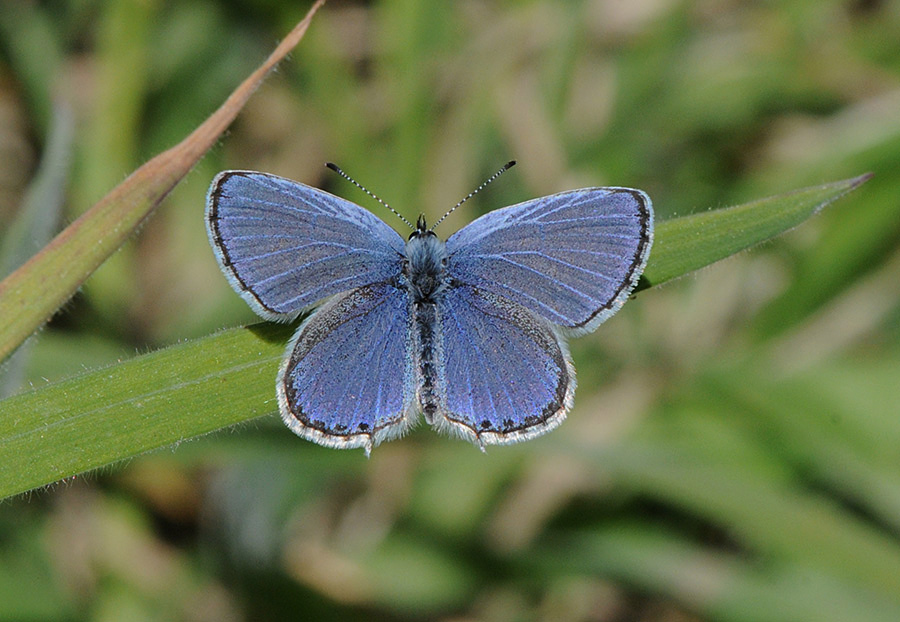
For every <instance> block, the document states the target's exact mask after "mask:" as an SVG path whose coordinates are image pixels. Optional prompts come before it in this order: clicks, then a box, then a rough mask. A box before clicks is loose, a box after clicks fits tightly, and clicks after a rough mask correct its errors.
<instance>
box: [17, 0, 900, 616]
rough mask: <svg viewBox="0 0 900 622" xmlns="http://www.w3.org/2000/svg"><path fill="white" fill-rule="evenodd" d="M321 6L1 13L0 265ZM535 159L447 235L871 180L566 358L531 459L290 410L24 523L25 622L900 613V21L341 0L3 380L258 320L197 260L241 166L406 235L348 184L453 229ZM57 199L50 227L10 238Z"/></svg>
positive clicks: (69, 369)
mask: <svg viewBox="0 0 900 622" xmlns="http://www.w3.org/2000/svg"><path fill="white" fill-rule="evenodd" d="M307 9H308V3H306V2H303V3H285V2H275V1H273V0H234V1H232V2H213V1H211V0H208V1H203V0H191V1H179V2H175V1H173V0H169V1H164V0H121V1H114V0H110V1H106V2H99V1H94V0H75V1H68V2H66V1H63V0H59V1H56V2H26V1H12V0H3V1H0V162H2V166H0V189H2V192H0V251H2V252H0V266H2V267H3V270H4V271H5V272H8V271H9V270H11V269H12V268H13V267H15V265H16V264H17V262H18V261H19V259H17V258H22V257H27V256H28V254H29V253H31V252H34V251H35V250H36V249H37V248H40V246H42V245H43V243H44V242H45V240H46V236H47V235H49V234H50V232H51V231H52V230H54V227H59V226H62V225H64V224H66V223H68V222H70V221H71V220H72V219H73V218H74V217H75V216H77V215H78V214H79V213H81V212H82V211H84V210H85V209H87V208H88V207H89V206H90V205H91V204H93V202H95V201H96V200H98V199H99V198H101V197H102V196H103V195H104V194H105V193H106V192H107V191H108V190H109V189H111V188H112V187H113V186H114V185H115V184H117V183H118V182H120V181H121V180H122V179H123V178H124V177H125V176H126V175H127V174H128V173H129V172H131V171H132V170H133V169H134V168H135V167H136V166H138V165H139V164H141V163H142V162H144V161H145V160H147V159H148V158H150V157H152V156H153V155H154V154H156V153H158V152H159V151H161V150H163V149H165V148H166V147H168V146H171V145H172V144H174V143H176V142H178V141H179V140H180V139H181V138H183V137H184V136H185V135H186V134H187V133H188V132H189V131H190V130H191V129H193V128H194V127H195V126H196V125H197V124H199V123H200V122H201V121H202V120H203V119H204V118H205V117H206V116H207V115H208V114H209V113H211V112H212V111H213V110H214V109H215V108H216V107H217V106H218V105H219V104H220V103H221V101H222V100H223V99H224V98H225V97H226V96H227V95H228V93H229V92H230V91H231V90H232V89H233V88H234V87H235V86H236V85H237V84H238V83H239V82H240V80H241V79H243V77H244V76H246V74H248V73H249V72H250V71H251V70H252V69H253V68H254V67H255V66H256V65H257V64H258V63H259V62H261V61H262V60H263V59H264V58H265V56H266V55H267V54H268V53H269V51H270V50H271V48H272V47H273V46H274V44H275V43H276V42H277V41H278V40H279V39H280V38H281V37H283V36H284V34H285V33H287V32H288V30H289V29H290V28H291V27H292V26H293V24H294V23H295V22H296V21H297V20H299V19H300V18H301V17H302V16H303V14H304V13H305V11H306V10H307ZM513 158H515V159H517V160H518V161H519V165H518V166H517V167H516V168H514V169H513V170H512V171H510V172H508V173H507V174H505V175H504V176H503V177H502V178H501V179H500V180H499V181H497V182H495V183H494V184H492V185H491V186H490V187H489V188H488V189H487V190H486V191H484V192H482V193H481V194H479V195H478V196H477V197H476V198H475V199H473V200H472V201H470V202H469V203H467V204H466V205H465V206H464V207H463V208H461V209H460V210H458V211H457V212H455V213H454V214H453V216H451V218H450V219H448V220H449V222H447V223H446V224H445V225H442V230H441V231H440V233H442V234H443V235H444V236H446V235H449V233H451V232H452V231H454V230H455V229H457V228H459V227H461V226H462V225H463V224H465V223H466V222H469V221H471V220H472V219H474V218H475V217H476V216H477V215H479V214H481V213H484V212H486V211H488V210H490V209H493V208H495V207H498V206H501V205H505V204H509V203H514V202H518V201H521V200H525V199H528V198H531V197H534V196H539V195H543V194H549V193H552V192H555V191H559V190H564V189H570V188H575V187H580V186H588V185H626V186H634V187H639V188H643V189H645V190H646V191H647V192H648V193H649V194H650V195H651V197H652V198H653V200H654V204H655V206H656V210H657V217H658V219H660V220H663V219H665V218H667V217H671V216H673V215H682V214H686V213H690V212H692V211H697V210H705V209H709V208H715V207H722V206H726V205H732V204H737V203H742V202H745V201H749V200H752V199H755V198H760V197H763V196H768V195H773V194H778V193H781V192H785V191H788V190H791V189H794V188H799V187H802V186H807V185H812V184H816V183H821V182H825V181H832V180H837V179H844V178H847V177H852V176H855V175H858V174H860V173H863V172H865V171H873V172H874V173H875V177H874V178H873V179H872V180H871V181H870V182H868V183H867V184H866V185H865V186H863V187H862V188H861V189H859V190H857V191H856V192H854V193H853V194H851V195H850V196H849V197H847V198H845V199H843V200H842V201H841V202H839V203H837V204H835V205H833V206H831V207H829V208H828V209H827V210H826V211H825V212H824V213H823V214H822V215H820V216H818V217H817V218H815V219H813V220H812V221H811V222H809V223H807V224H805V225H803V226H802V227H801V228H799V229H798V230H797V231H794V232H792V233H791V234H789V235H787V236H784V237H783V238H781V239H779V240H778V242H776V243H773V244H768V245H766V246H764V247H763V248H759V249H756V250H754V251H752V252H748V253H743V254H741V255H739V256H737V257H733V258H731V259H729V260H728V261H725V262H722V263H720V264H717V265H716V266H713V267H711V268H708V269H706V270H703V271H701V272H700V273H698V274H696V275H692V276H691V277H688V278H685V279H681V280H680V281H678V282H676V283H674V284H670V285H667V286H664V287H662V288H655V289H651V290H647V291H644V292H642V293H641V294H640V295H639V296H637V298H636V299H635V300H633V301H631V302H630V303H629V304H628V305H626V306H625V308H624V309H623V310H622V311H621V312H620V313H619V314H618V315H617V316H616V317H614V318H613V319H611V320H610V321H609V322H607V323H606V324H605V325H604V326H603V327H601V329H600V330H598V331H597V332H596V333H594V334H592V335H589V336H586V337H583V338H580V339H577V340H574V341H573V342H572V343H571V349H572V353H573V357H574V360H575V364H576V366H577V369H578V372H579V376H578V378H579V387H578V395H577V400H576V402H577V403H576V407H575V409H574V410H573V412H572V413H571V415H570V418H569V420H568V421H567V422H566V423H565V424H564V425H563V426H562V427H561V428H559V429H558V430H556V431H554V432H553V433H552V434H550V435H547V436H545V437H542V438H540V439H537V440H534V441H532V442H529V443H526V444H523V445H521V446H513V447H497V448H492V449H490V450H489V451H488V452H487V454H486V455H482V454H481V453H480V452H479V451H478V450H477V449H476V448H474V447H472V446H470V445H468V444H466V443H462V442H460V441H456V440H451V439H447V438H442V437H438V436H436V435H435V434H433V433H432V432H431V430H429V429H427V427H422V428H421V429H419V430H417V431H415V432H414V433H413V434H412V435H410V436H409V437H408V438H405V439H402V440H399V441H394V442H391V443H388V444H386V445H382V446H380V447H378V448H377V449H376V450H375V451H374V452H373V455H372V458H371V459H370V460H368V461H367V460H366V459H365V458H364V457H363V452H362V451H350V452H340V451H335V450H328V449H323V448H320V447H318V446H316V445H313V444H311V443H308V442H305V441H302V440H300V439H298V438H296V437H295V436H293V435H292V434H291V433H290V432H289V431H288V430H287V429H286V428H284V427H283V426H282V424H281V423H280V422H279V421H278V418H277V416H275V415H274V414H273V415H272V416H270V417H265V418H263V419H258V420H256V421H254V422H253V424H252V425H245V426H242V427H240V428H237V429H234V430H231V431H229V432H227V433H219V434H215V435H211V436H208V437H204V438H202V439H199V440H194V441H191V442H185V443H181V444H179V445H178V446H177V447H175V448H173V449H172V450H171V451H162V452H156V453H153V454H150V455H146V456H142V457H139V458H135V459H133V460H130V461H129V462H128V463H127V464H122V465H117V466H115V467H113V468H110V469H108V470H104V471H102V472H99V473H92V474H88V475H87V476H85V477H78V478H75V479H74V480H71V481H66V482H61V483H59V484H57V485H54V486H51V487H50V488H48V489H45V490H41V491H36V492H33V493H31V494H29V495H25V496H22V497H19V498H15V499H12V500H8V501H7V502H5V503H4V504H2V505H0V619H2V620H197V621H205V620H218V621H223V620H224V621H228V620H272V619H291V618H301V619H317V620H332V619H333V620H371V619H376V620H416V619H439V620H448V621H449V620H453V621H462V620H497V621H506V620H509V621H513V620H563V621H565V620H594V621H604V622H605V621H626V620H627V621H632V620H635V621H679V622H681V621H690V620H739V621H743V620H747V621H750V620H776V621H777V620H816V621H826V620H835V621H846V620H861V621H863V620H864V621H872V620H898V619H900V407H898V405H900V300H898V299H900V286H898V283H900V253H898V244H897V241H898V235H900V175H898V170H900V3H898V2H895V1H879V0H856V1H853V2H849V1H841V2H838V1H834V0H824V1H821V0H816V1H812V0H794V1H791V2H780V3H761V2H740V1H735V0H731V1H729V0H708V1H704V2H676V1H673V0H630V1H627V2H626V1H624V0H610V1H567V2H549V1H518V2H517V1H505V2H485V1H478V0H468V1H462V2H416V1H413V0H383V1H379V2H349V1H339V0H332V1H331V2H330V3H329V4H328V5H326V7H325V9H324V10H323V11H322V12H320V13H319V14H318V16H317V17H316V19H315V20H314V22H313V25H312V27H311V29H310V31H309V33H308V35H307V37H306V38H305V39H304V40H303V41H302V42H301V44H300V46H299V47H298V48H297V50H296V51H295V52H294V54H293V55H292V56H291V57H290V59H289V60H288V61H287V62H285V63H283V64H282V65H281V66H280V68H279V70H278V72H276V73H275V74H273V75H272V76H271V77H270V78H269V80H268V81H267V83H266V84H265V85H264V86H263V87H262V88H261V89H260V90H259V91H258V92H257V94H256V95H255V96H254V98H253V99H252V100H251V101H250V104H249V105H248V106H247V108H246V109H245V111H244V112H243V113H242V114H241V116H240V117H239V119H238V121H237V123H236V124H235V125H234V126H233V127H232V130H231V132H230V133H229V134H228V135H226V136H225V137H224V138H223V140H222V141H221V142H220V146H219V147H218V148H217V149H215V150H214V151H213V152H211V153H210V154H209V155H208V156H207V157H206V158H205V159H204V160H203V161H202V162H201V164H200V165H199V166H197V167H196V168H195V169H194V171H193V172H192V173H191V174H190V175H189V176H188V178H187V179H186V180H185V181H184V182H183V183H182V184H181V185H180V186H179V187H178V188H177V189H176V191H175V192H174V193H173V194H172V195H171V196H170V198H169V199H167V200H166V202H165V203H164V204H163V205H162V206H161V208H160V210H159V211H158V212H157V213H156V215H155V216H154V217H153V218H152V219H151V220H150V221H149V222H148V223H147V224H146V225H145V226H144V227H143V229H142V230H141V232H140V234H139V235H138V236H137V237H135V238H134V239H133V240H132V241H131V242H130V243H129V244H128V245H126V247H125V248H123V249H122V250H121V251H120V252H119V253H117V254H116V255H115V256H114V257H113V258H112V259H111V260H110V261H108V262H107V263H106V264H105V265H104V266H103V267H102V268H101V269H100V270H99V271H97V273H96V274H95V275H94V276H93V277H91V279H90V280H89V281H88V282H87V283H86V284H85V286H84V287H83V288H82V290H81V292H80V293H79V294H78V295H77V296H76V297H75V298H74V299H73V300H72V302H70V303H69V304H68V305H67V306H66V307H65V308H64V309H63V311H62V312H61V313H59V314H58V315H57V316H56V317H55V318H54V320H53V321H52V322H51V323H50V325H49V326H48V327H47V328H46V329H44V330H43V331H42V332H41V333H40V334H39V335H38V337H37V338H35V339H32V340H31V341H30V342H29V343H28V344H27V346H28V347H27V348H25V349H24V351H23V353H22V354H20V355H19V356H17V357H16V358H15V359H14V360H12V361H11V362H9V363H7V364H6V365H5V366H4V367H3V369H2V371H3V373H4V376H3V378H2V390H3V391H4V392H5V393H6V394H9V393H13V392H16V391H18V390H21V388H23V387H27V386H42V385H44V384H46V383H47V382H48V381H53V380H56V379H59V378H63V377H67V376H70V375H72V374H75V373H78V372H80V371H82V370H85V369H94V368H96V367H98V366H101V365H105V364H114V363H115V362H116V361H118V360H122V359H126V358H129V357H131V356H134V355H135V354H138V353H144V352H147V351H151V350H154V349H156V348H159V347H162V346H165V345H167V344H171V343H174V342H177V341H179V340H183V339H189V338H195V337H199V336H203V335H207V334H210V333H212V332H214V331H216V330H217V329H220V328H223V327H228V326H235V325H238V324H242V323H252V322H254V321H257V320H256V318H255V317H254V316H253V314H252V313H251V312H250V310H249V309H248V308H247V306H246V305H245V304H244V303H243V301H242V300H241V299H240V298H239V297H238V296H237V295H236V294H234V292H232V290H231V289H230V288H229V287H228V285H227V283H226V281H225V279H224V277H223V276H222V275H221V273H220V272H219V269H218V267H217V266H216V263H215V260H214V258H213V255H212V252H211V250H210V248H209V245H208V243H207V240H206V233H205V229H204V225H203V206H204V196H205V192H206V189H207V187H208V184H209V182H210V180H211V179H212V177H213V176H214V175H215V173H216V172H218V171H219V170H222V169H225V168H248V169H257V170H263V171H267V172H271V173H276V174H280V175H284V176H287V177H291V178H294V179H297V180H301V181H303V182H305V183H308V184H312V185H317V186H319V187H322V188H325V189H328V190H330V191H333V192H335V193H337V194H340V195H342V196H344V197H347V198H349V199H351V200H354V201H357V202H359V203H362V204H364V205H366V206H368V207H370V208H371V209H372V210H373V211H375V213H377V214H378V215H379V216H381V217H382V218H384V219H385V220H386V221H387V222H389V223H391V224H392V225H395V226H398V229H402V227H401V226H399V225H398V224H397V222H396V221H394V220H392V217H391V216H390V215H389V214H386V213H385V212H384V211H383V210H382V208H380V207H379V206H378V205H377V204H373V202H372V201H370V200H367V199H366V197H365V196H364V195H362V194H361V193H360V192H359V191H357V190H356V189H354V188H353V187H351V186H350V185H349V184H347V183H346V182H344V181H343V180H341V179H340V178H338V177H337V176H336V175H335V174H333V173H331V172H329V171H327V170H326V169H325V168H324V166H323V163H324V162H325V161H326V160H332V161H335V162H337V163H338V164H339V165H340V166H341V167H343V168H344V169H345V170H346V171H348V172H349V173H350V174H351V175H353V176H354V177H355V178H356V179H357V180H358V181H360V182H361V183H363V184H365V185H367V186H368V187H369V188H370V189H371V190H373V191H374V192H376V193H377V194H379V195H380V196H381V197H382V198H384V199H385V200H387V201H388V202H389V203H391V205H392V206H394V207H395V208H397V209H398V210H399V211H401V212H402V213H404V214H405V215H406V216H407V217H408V218H410V219H414V218H415V217H416V216H417V215H418V214H419V213H420V212H424V213H425V215H426V216H427V217H428V219H429V220H431V221H433V220H434V219H435V218H436V217H438V216H440V215H441V214H442V213H443V212H444V211H446V209H448V208H449V207H451V206H452V205H453V204H454V203H456V201H458V200H459V199H460V198H462V197H463V196H464V195H465V194H467V193H468V192H469V191H471V190H472V189H473V188H475V187H476V186H477V185H478V184H479V183H480V182H481V181H482V180H483V179H484V178H485V177H487V176H488V175H489V174H490V173H491V172H493V171H494V170H496V169H497V168H499V166H500V165H502V164H503V163H504V162H506V161H507V160H509V159H513ZM39 166H40V168H39ZM39 170H42V171H44V172H45V173H46V174H45V176H44V177H43V179H45V180H47V179H49V180H51V182H52V183H50V185H49V187H48V186H47V183H45V184H44V186H43V187H41V188H36V187H35V185H33V184H32V180H34V179H35V177H36V175H37V172H38V171H39ZM35 197H36V198H35ZM29 200H32V201H37V202H38V203H39V204H40V205H41V206H42V209H41V210H37V212H38V213H39V214H41V216H40V218H38V219H36V220H35V221H34V222H33V223H32V224H31V226H30V227H29V228H28V229H27V230H26V231H25V232H24V233H23V232H22V231H19V230H15V231H13V230H11V229H10V227H11V224H10V223H12V221H13V218H14V216H15V214H16V213H17V212H18V211H19V210H20V209H22V206H23V205H25V204H26V203H27V202H28V201H29ZM29 245H31V246H33V248H31V247H30V246H29ZM29 248H30V250H28V249H29ZM273 395H274V376H273ZM73 399H77V396H73Z"/></svg>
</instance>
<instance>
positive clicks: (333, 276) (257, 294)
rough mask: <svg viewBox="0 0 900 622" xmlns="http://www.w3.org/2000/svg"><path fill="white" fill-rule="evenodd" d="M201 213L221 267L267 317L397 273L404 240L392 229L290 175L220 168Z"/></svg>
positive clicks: (289, 313)
mask: <svg viewBox="0 0 900 622" xmlns="http://www.w3.org/2000/svg"><path fill="white" fill-rule="evenodd" d="M206 212H207V230H208V233H209V238H210V242H211V244H212V246H213V248H214V249H215V251H216V258H217V259H218V261H219V264H220V265H221V267H222V270H223V272H225V274H226V276H228V277H229V280H230V281H231V283H232V286H234V288H235V289H236V290H237V291H238V293H240V294H241V296H243V297H244V299H245V300H247V302H248V303H249V304H250V306H251V307H252V308H253V310H254V311H256V312H257V313H259V314H260V315H262V316H263V317H266V318H268V319H276V320H277V319H291V318H292V317H295V316H296V315H297V314H298V313H299V312H300V311H301V310H303V309H304V308H307V307H309V306H310V305H312V304H314V303H316V302H318V301H320V300H323V299H324V298H327V297H328V296H331V295H333V294H337V293H339V292H343V291H347V290H350V289H353V288H355V287H360V286H363V285H368V284H371V283H378V282H381V281H385V280H387V279H390V278H392V277H394V276H396V275H397V274H399V272H400V267H401V261H402V258H403V249H404V243H403V240H402V238H401V237H400V236H399V235H398V234H397V233H396V232H395V231H394V230H393V229H391V228H390V227H389V226H388V225H386V224H385V223H384V222H382V221H381V220H380V219H379V218H377V217H376V216H374V215H373V214H371V213H370V212H368V211H366V210H364V209H363V208H361V207H359V206H358V205H355V204H353V203H351V202H350V201H346V200H344V199H341V198H339V197H336V196H334V195H331V194H329V193H327V192H323V191H322V190H318V189H316V188H311V187H310V186H306V185H304V184H301V183H298V182H295V181H291V180H289V179H284V178H282V177H277V176H275V175H268V174H265V173H255V172H250V171H225V172H223V173H220V174H219V175H218V176H217V177H216V178H215V180H213V183H212V186H211V187H210V190H209V195H208V197H207V209H206Z"/></svg>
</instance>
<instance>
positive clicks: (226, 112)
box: [0, 0, 324, 361]
mask: <svg viewBox="0 0 900 622" xmlns="http://www.w3.org/2000/svg"><path fill="white" fill-rule="evenodd" d="M323 2H324V0H320V1H319V2H317V3H316V4H315V5H313V7H312V8H311V9H310V11H309V13H307V15H306V17H305V18H304V19H303V21H301V22H300V23H299V24H297V26H296V27H294V29H293V30H292V31H291V32H290V33H289V34H288V36H287V37H286V38H285V39H284V41H282V42H281V44H280V45H279V46H278V47H277V48H276V49H275V51H274V52H272V54H271V55H270V56H269V58H267V59H266V60H265V62H264V63H263V64H262V65H260V66H259V68H257V69H256V70H255V71H254V72H253V73H252V74H250V76H249V77H248V78H247V79H246V80H245V81H244V82H243V83H241V85H240V86H238V88H237V89H236V90H235V91H234V92H233V93H232V94H231V95H230V96H229V97H228V99H227V100H226V101H225V103H224V104H222V106H221V107H220V108H219V109H218V110H216V112H214V113H213V114H212V115H211V116H210V117H209V118H208V119H207V120H206V121H204V122H203V123H202V124H201V125H200V126H199V127H198V128H197V129H196V130H194V131H193V132H192V133H191V134H190V135H189V136H188V137H187V138H185V139H184V140H183V141H182V142H181V143H179V144H178V145H176V146H175V147H172V148H171V149H169V150H167V151H164V152H163V153H161V154H159V155H158V156H156V157H154V158H153V159H152V160H150V161H149V162H147V163H146V164H144V165H143V166H141V167H140V168H138V169H137V170H136V171H135V172H134V173H132V174H131V175H130V176H129V177H128V178H127V179H126V180H125V181H123V182H122V183H121V184H119V185H118V186H116V187H115V188H114V189H113V190H112V191H111V192H110V193H109V194H107V195H106V196H105V197H104V198H103V199H101V200H100V202H99V203H97V204H96V205H95V206H93V207H92V208H91V209H89V210H88V211H87V212H85V213H84V214H83V215H82V216H81V217H79V218H78V219H77V220H75V222H73V223H72V224H71V225H69V226H68V227H66V229H65V230H63V231H62V232H61V233H60V234H59V235H58V236H56V237H55V238H54V239H53V240H52V241H51V242H50V243H49V244H48V245H47V246H46V247H44V249H43V250H41V251H40V252H39V253H38V254H37V255H35V256H34V257H32V258H31V259H30V260H29V261H28V262H27V263H26V264H25V265H23V266H22V267H21V268H19V269H18V270H16V271H15V272H13V273H12V274H11V275H9V276H8V277H7V278H5V279H4V280H3V281H0V318H2V321H0V361H2V360H4V359H5V358H6V357H7V356H9V354H10V353H11V352H12V351H13V350H15V349H16V348H17V347H18V346H19V345H20V344H21V343H22V342H23V341H25V339H27V338H28V336H29V335H31V334H32V333H33V332H34V331H35V330H37V329H38V328H39V327H40V326H41V324H43V323H44V322H45V321H46V320H47V319H48V318H50V316H51V315H53V314H54V313H55V312H56V310H57V309H59V308H60V307H61V306H62V305H63V304H64V303H65V302H66V301H67V300H68V299H69V298H70V297H71V296H72V295H73V294H74V293H75V291H76V290H77V289H78V288H79V287H80V286H81V284H82V283H83V282H84V281H85V279H87V278H88V277H89V276H90V275H91V273H93V272H94V270H96V269H97V268H98V267H99V266H100V265H101V264H102V263H103V262H104V261H105V260H106V259H107V258H108V257H109V256H110V255H112V254H113V253H114V252H115V251H116V250H117V249H118V248H119V247H120V246H121V245H122V244H123V243H124V242H125V241H126V240H127V239H128V238H129V236H131V234H132V233H133V232H134V231H135V230H136V229H137V228H138V227H139V226H140V224H141V223H142V222H143V221H144V220H145V219H146V218H147V217H148V216H149V215H150V214H151V213H152V212H153V210H154V209H155V208H156V206H157V205H159V203H160V202H161V201H162V200H163V199H164V198H165V197H166V195H168V194H169V192H170V191H171V190H172V189H173V188H174V187H175V185H176V184H177V183H178V182H179V181H181V179H182V177H184V176H185V175H186V174H187V172H188V171H189V170H190V169H191V167H193V166H194V164H196V163H197V161H198V160H199V159H200V158H201V157H203V154H204V153H206V151H207V150H208V149H209V148H210V147H211V146H212V145H213V144H215V141H216V140H218V138H219V136H220V135H221V134H222V132H224V131H225V129H226V128H227V127H228V125H229V124H230V123H231V121H232V120H234V118H235V117H236V116H237V114H238V112H239V111H240V110H241V108H242V107H243V105H244V104H245V103H246V101H247V100H248V99H249V98H250V95H252V94H253V91H255V90H256V88H257V87H258V86H259V85H260V84H261V83H262V81H263V79H265V77H266V75H267V74H268V73H269V71H271V70H272V68H273V67H275V65H276V64H277V63H278V62H279V61H280V60H281V59H282V58H284V56H285V55H286V54H287V53H288V52H290V51H291V50H292V49H293V48H294V46H295V45H296V44H297V43H298V42H299V41H300V39H301V38H302V37H303V35H304V34H305V33H306V29H307V28H308V26H309V23H310V21H311V19H312V17H313V15H314V14H315V12H316V11H317V10H318V8H319V7H320V6H321V5H322V4H323Z"/></svg>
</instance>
